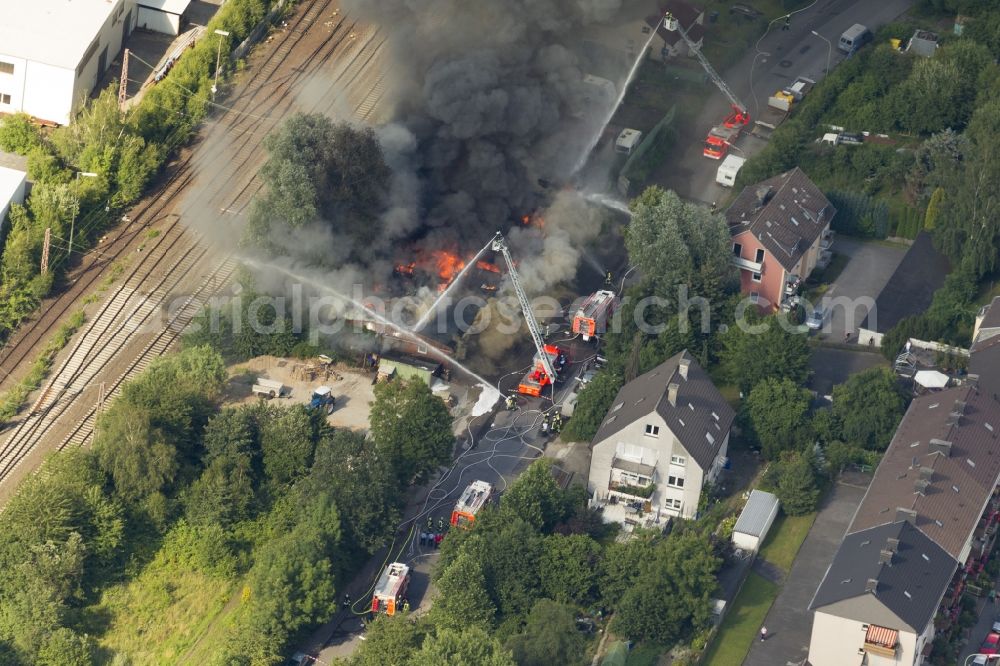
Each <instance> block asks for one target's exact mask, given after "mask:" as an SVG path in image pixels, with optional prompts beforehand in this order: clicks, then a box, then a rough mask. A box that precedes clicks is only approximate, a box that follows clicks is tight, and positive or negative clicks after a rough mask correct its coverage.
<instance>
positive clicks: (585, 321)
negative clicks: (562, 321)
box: [573, 290, 618, 342]
mask: <svg viewBox="0 0 1000 666" xmlns="http://www.w3.org/2000/svg"><path fill="white" fill-rule="evenodd" d="M617 307H618V297H617V296H615V292H613V291H603V290H602V291H597V292H594V293H593V294H591V295H590V296H588V297H587V299H586V300H585V301H584V302H583V304H582V305H580V307H579V308H578V309H577V311H576V313H575V314H574V315H573V333H575V334H576V335H579V336H581V337H582V338H583V341H584V342H589V341H590V340H591V339H596V338H598V337H599V336H602V335H604V333H605V332H606V331H607V330H608V319H610V318H611V315H613V314H614V313H615V310H616V309H617Z"/></svg>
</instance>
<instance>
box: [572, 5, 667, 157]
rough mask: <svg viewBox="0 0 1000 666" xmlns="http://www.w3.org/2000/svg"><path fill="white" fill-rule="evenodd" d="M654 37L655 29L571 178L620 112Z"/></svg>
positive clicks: (582, 154) (662, 17)
mask: <svg viewBox="0 0 1000 666" xmlns="http://www.w3.org/2000/svg"><path fill="white" fill-rule="evenodd" d="M669 14H670V12H667V13H665V14H664V15H663V16H661V17H660V22H661V23H662V22H663V20H665V19H666V17H667V16H668V15H669ZM654 37H656V29H655V28H654V29H653V30H650V32H649V39H647V40H646V43H645V44H644V45H643V47H642V48H641V49H639V54H638V55H637V56H636V58H635V62H634V63H632V68H631V69H630V70H629V71H628V76H626V77H625V82H624V83H622V89H621V92H619V93H618V99H616V100H615V103H614V105H613V106H612V107H611V108H610V109H609V110H608V113H607V115H606V116H605V117H604V121H603V122H602V123H601V124H600V125H599V126H598V128H597V131H596V132H595V133H594V135H593V136H592V137H590V140H589V141H588V142H587V145H586V146H585V147H584V150H583V152H582V153H580V156H579V157H578V158H577V160H576V163H575V164H574V165H573V170H572V171H571V172H570V176H575V175H576V174H577V173H579V171H580V169H582V168H583V167H584V165H585V164H586V163H587V158H588V157H590V153H591V151H592V150H594V146H596V145H597V142H598V141H599V140H600V139H601V135H602V134H603V133H604V128H605V127H607V126H608V125H609V124H610V123H611V119H612V118H614V117H615V112H616V111H618V107H619V106H621V104H622V101H623V100H624V99H625V94H626V93H627V92H628V86H629V84H630V83H632V79H634V78H635V74H636V72H638V71H639V65H641V64H642V61H643V59H644V58H645V57H646V52H647V51H648V50H649V45H650V44H652V43H653V38H654Z"/></svg>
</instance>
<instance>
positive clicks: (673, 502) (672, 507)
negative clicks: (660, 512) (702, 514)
mask: <svg viewBox="0 0 1000 666" xmlns="http://www.w3.org/2000/svg"><path fill="white" fill-rule="evenodd" d="M682 506H684V504H683V503H682V502H681V501H680V500H679V499H667V500H664V502H663V508H665V509H666V510H667V511H680V510H681V507H682Z"/></svg>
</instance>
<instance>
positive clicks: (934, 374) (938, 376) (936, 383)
mask: <svg viewBox="0 0 1000 666" xmlns="http://www.w3.org/2000/svg"><path fill="white" fill-rule="evenodd" d="M913 380H914V381H915V382H917V383H918V384H920V385H921V386H923V387H924V388H944V387H945V386H947V385H948V375H946V374H944V373H943V372H938V371H937V370H921V371H919V372H917V374H916V375H914V376H913Z"/></svg>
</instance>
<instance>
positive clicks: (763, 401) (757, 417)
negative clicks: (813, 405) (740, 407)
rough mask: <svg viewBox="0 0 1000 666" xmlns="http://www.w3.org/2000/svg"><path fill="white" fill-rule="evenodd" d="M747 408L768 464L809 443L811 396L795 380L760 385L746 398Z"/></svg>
mask: <svg viewBox="0 0 1000 666" xmlns="http://www.w3.org/2000/svg"><path fill="white" fill-rule="evenodd" d="M746 408H747V412H748V413H749V416H750V422H751V423H752V424H753V430H754V432H755V433H756V434H757V438H758V439H759V440H760V444H761V448H762V450H763V453H764V457H765V458H767V459H768V460H774V459H775V458H777V457H778V454H780V453H781V452H782V451H786V450H788V449H793V448H796V447H799V446H801V445H802V444H804V443H807V441H808V436H809V392H808V391H806V390H805V389H801V388H799V387H798V386H797V385H796V384H795V382H793V381H792V380H790V379H787V378H786V379H775V378H773V377H769V378H767V379H765V380H763V381H762V382H760V383H758V384H757V385H756V386H755V387H754V388H753V390H751V391H750V395H749V396H748V397H747V401H746Z"/></svg>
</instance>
